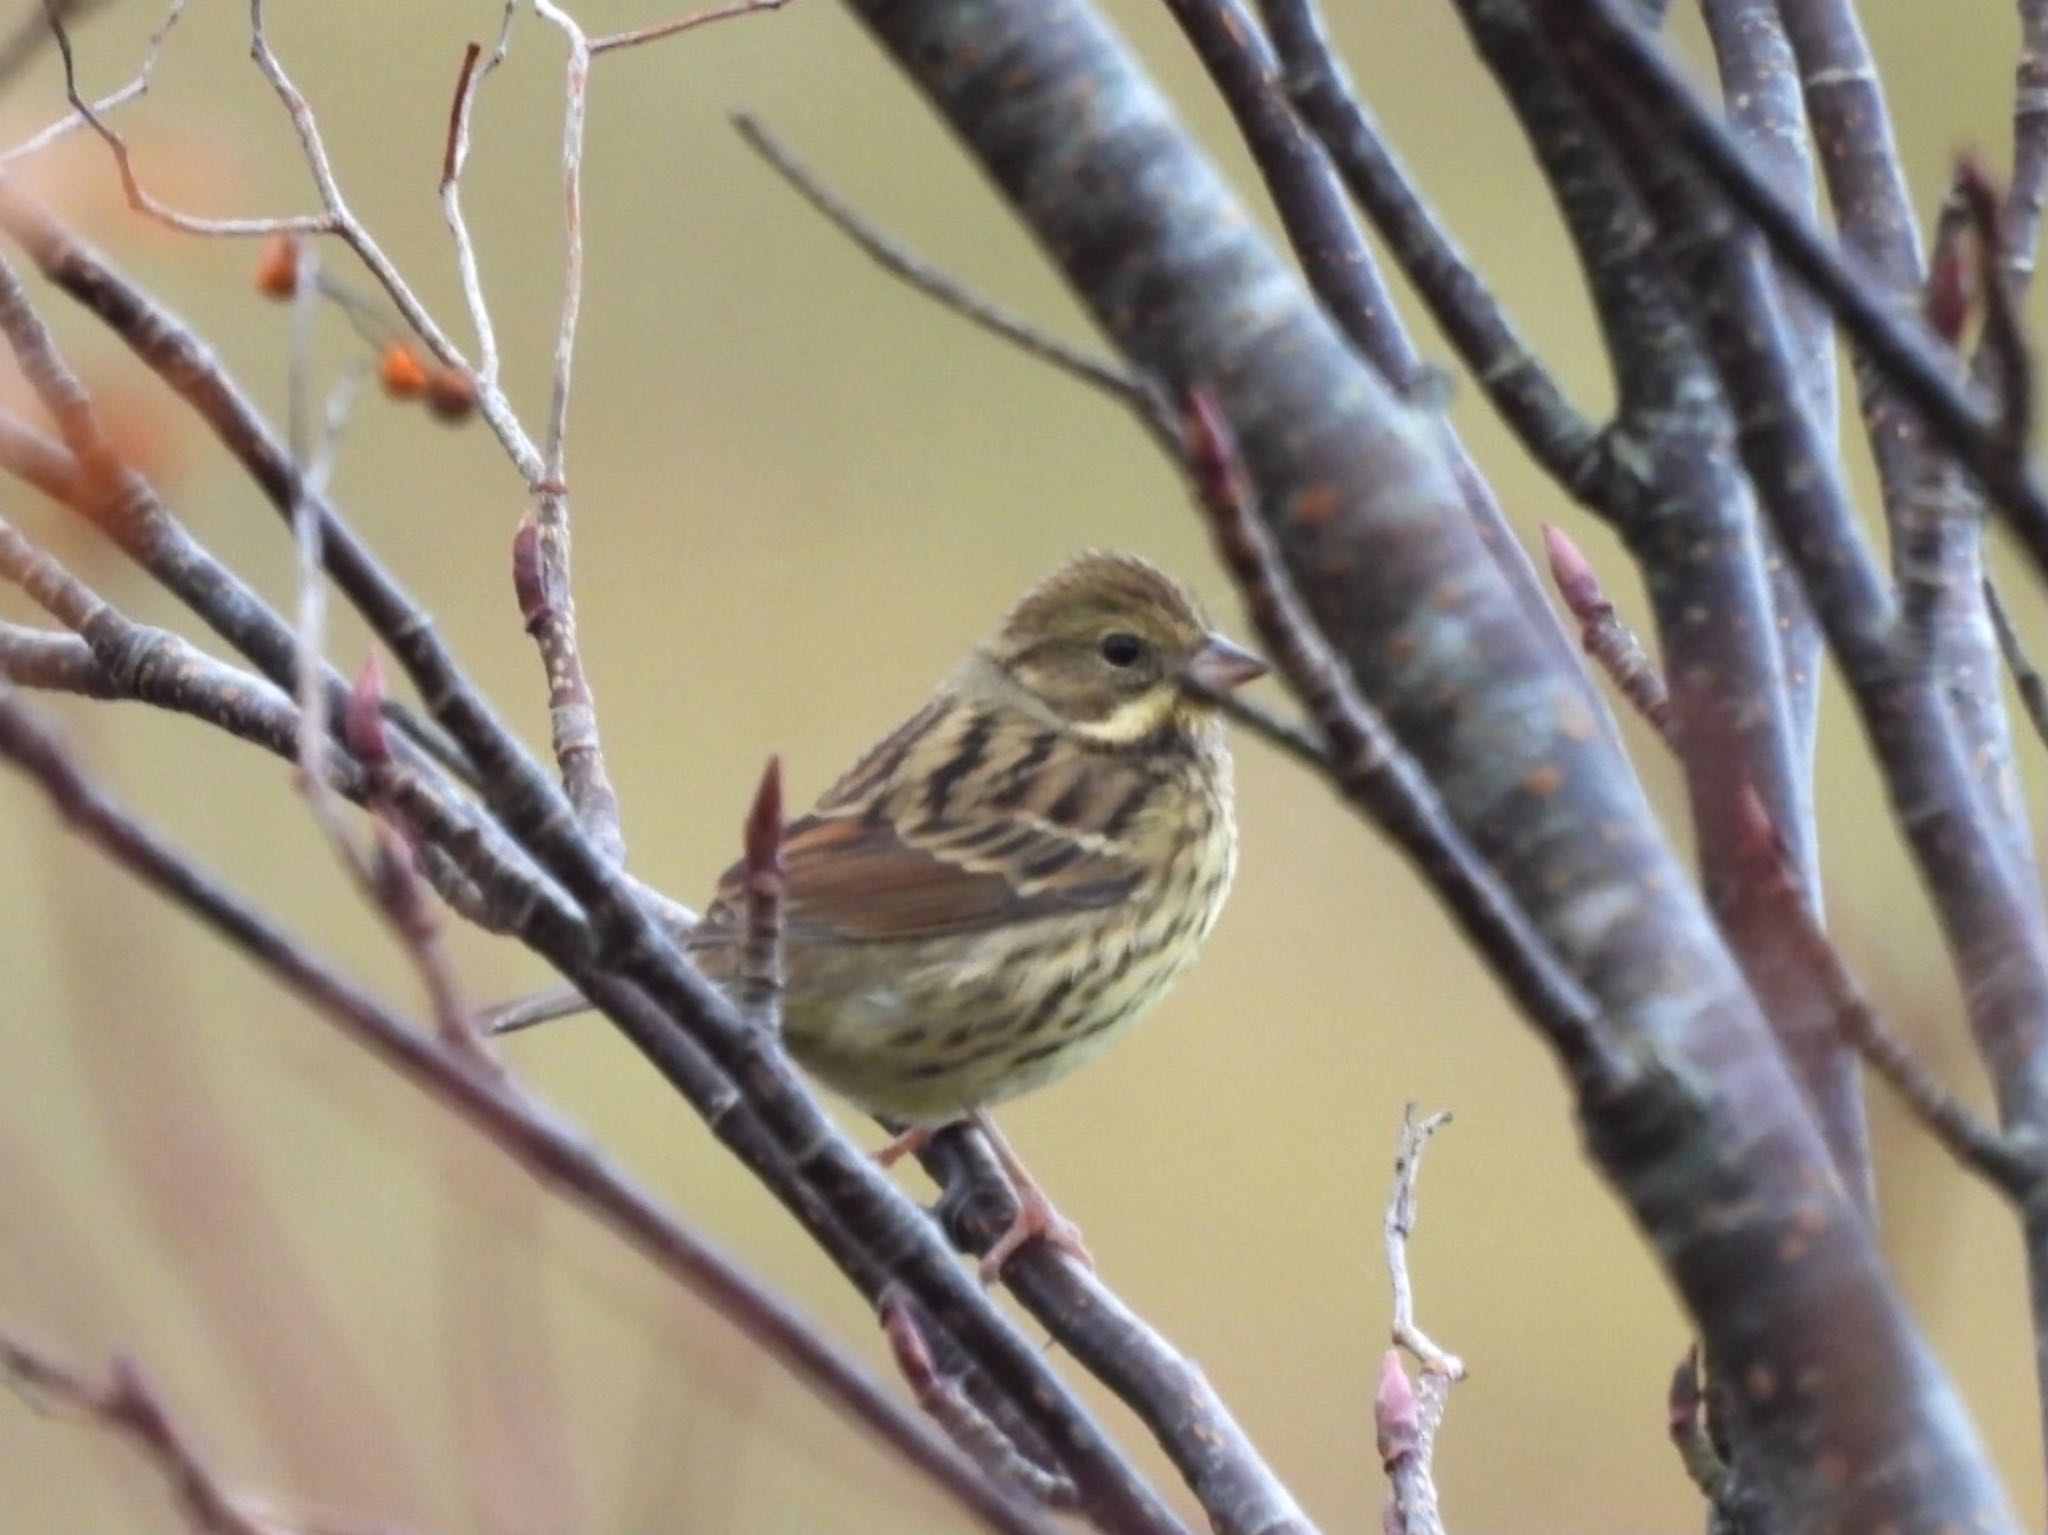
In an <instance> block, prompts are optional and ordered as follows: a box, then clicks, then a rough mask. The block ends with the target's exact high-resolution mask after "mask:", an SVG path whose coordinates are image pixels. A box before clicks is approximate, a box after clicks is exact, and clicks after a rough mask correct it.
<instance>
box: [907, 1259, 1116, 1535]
mask: <svg viewBox="0 0 2048 1535" xmlns="http://www.w3.org/2000/svg"><path fill="white" fill-rule="evenodd" d="M877 1309H878V1310H879V1311H880V1312H881V1317H882V1335H883V1336H884V1337H885V1338H887V1339H888V1341H889V1352H890V1353H891V1355H893V1356H894V1358H895V1360H896V1368H897V1370H898V1371H899V1372H901V1374H902V1376H903V1379H904V1380H905V1381H906V1382H907V1383H908V1384H909V1386H910V1392H911V1395H912V1396H914V1397H915V1398H916V1399H917V1405H918V1406H920V1407H922V1408H923V1409H924V1410H925V1411H926V1412H927V1413H929V1414H930V1415H931V1418H932V1421H933V1422H935V1423H937V1424H938V1425H939V1427H941V1428H942V1429H944V1430H945V1431H946V1433H947V1435H948V1437H950V1438H951V1439H952V1441H953V1442H954V1443H955V1444H957V1445H959V1446H960V1448H961V1449H962V1450H964V1451H966V1452H967V1454H968V1456H969V1457H970V1458H971V1459H972V1460H973V1461H974V1462H975V1464H977V1465H978V1466H980V1467H981V1468H982V1469H983V1470H984V1471H986V1472H987V1473H988V1474H989V1475H990V1476H992V1477H994V1478H995V1479H996V1480H997V1481H999V1482H1003V1483H1006V1484H1008V1485H1009V1486H1012V1487H1015V1488H1017V1489H1018V1490H1019V1491H1020V1492H1022V1493H1023V1494H1024V1495H1025V1496H1026V1497H1028V1498H1030V1499H1032V1500H1033V1501H1034V1502H1038V1503H1042V1504H1044V1505H1045V1506H1046V1507H1047V1508H1074V1507H1076V1506H1077V1505H1078V1504H1079V1502H1080V1494H1079V1493H1078V1492H1077V1491H1076V1490H1075V1487H1074V1483H1073V1480H1072V1478H1070V1477H1067V1476H1063V1475H1061V1474H1060V1473H1059V1472H1058V1471H1055V1470H1052V1469H1050V1468H1048V1467H1045V1466H1041V1465H1039V1464H1038V1463H1037V1462H1036V1461H1034V1460H1032V1459H1030V1458H1029V1457H1028V1456H1026V1455H1025V1454H1024V1452H1023V1451H1022V1450H1020V1449H1018V1448H1017V1446H1016V1444H1015V1443H1014V1442H1013V1441H1012V1440H1011V1439H1010V1437H1009V1436H1008V1435H1007V1434H1005V1433H1004V1432H1003V1431H1002V1430H1001V1429H1000V1428H997V1427H996V1425H995V1423H994V1422H993V1421H992V1420H991V1419H990V1418H989V1416H988V1414H986V1413H984V1412H983V1411H982V1410H981V1409H980V1408H979V1407H976V1406H975V1405H974V1402H973V1400H972V1399H971V1398H970V1397H969V1396H968V1395H967V1393H966V1392H965V1391H963V1390H961V1389H960V1385H959V1383H958V1382H957V1381H954V1380H952V1379H950V1378H949V1377H948V1376H947V1375H946V1373H945V1372H944V1371H943V1370H941V1369H940V1368H939V1367H938V1363H937V1361H935V1360H934V1359H933V1358H932V1351H931V1345H930V1344H928V1343H926V1342H925V1338H924V1331H923V1329H922V1328H920V1327H919V1326H918V1321H917V1306H916V1302H915V1301H913V1300H912V1299H911V1298H910V1296H909V1294H908V1293H907V1292H905V1291H904V1290H902V1289H900V1288H891V1289H888V1290H884V1291H883V1292H882V1299H881V1303H880V1305H879V1307H878V1308H877Z"/></svg>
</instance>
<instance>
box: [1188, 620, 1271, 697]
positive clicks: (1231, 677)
mask: <svg viewBox="0 0 2048 1535" xmlns="http://www.w3.org/2000/svg"><path fill="white" fill-rule="evenodd" d="M1271 670H1272V668H1271V667H1269V666H1267V665H1266V663H1265V662H1264V661H1261V660H1260V659H1259V658H1258V657H1257V656H1255V655H1253V654H1252V653H1251V652H1250V651H1249V650H1246V649H1245V648H1244V646H1242V645H1240V644H1238V643H1236V642H1235V641H1234V640H1227V639H1225V638H1224V637H1223V636H1222V635H1220V634H1211V635H1208V636H1206V637H1205V638H1204V639H1203V641H1202V647H1201V649H1199V650H1197V651H1196V652H1195V653H1194V656H1193V657H1192V658H1191V659H1190V660H1189V661H1188V681H1190V682H1192V683H1193V684H1194V685H1195V686H1196V687H1197V688H1199V689H1200V690H1201V691H1202V692H1204V693H1228V692H1230V691H1231V690H1232V689H1234V688H1241V687H1243V686H1244V685H1245V684H1246V683H1247V682H1252V681H1255V680H1256V679H1258V678H1260V677H1263V676H1265V675H1266V673H1267V672H1269V671H1271Z"/></svg>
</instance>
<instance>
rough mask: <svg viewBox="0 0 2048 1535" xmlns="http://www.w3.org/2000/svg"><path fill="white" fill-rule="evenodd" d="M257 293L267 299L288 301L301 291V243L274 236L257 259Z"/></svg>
mask: <svg viewBox="0 0 2048 1535" xmlns="http://www.w3.org/2000/svg"><path fill="white" fill-rule="evenodd" d="M256 291H257V292H258V293H260V294H262V295H263V296H264V297H265V298H274V299H279V300H283V299H288V298H290V297H291V296H292V295H293V294H295V293H297V292H298V291H299V242H298V241H297V240H295V239H293V238H292V237H291V236H290V235H288V234H282V233H280V234H274V235H272V236H271V237H270V238H269V239H267V240H265V241H264V242H263V250H262V252H261V253H260V254H259V255H258V256H257V257H256Z"/></svg>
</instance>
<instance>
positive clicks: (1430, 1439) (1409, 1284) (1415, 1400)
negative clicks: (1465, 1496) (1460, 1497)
mask: <svg viewBox="0 0 2048 1535" xmlns="http://www.w3.org/2000/svg"><path fill="white" fill-rule="evenodd" d="M1450 1121H1451V1116H1450V1113H1449V1111H1448V1110H1440V1111H1438V1112H1437V1113H1435V1114H1431V1115H1430V1116H1429V1117H1428V1118H1426V1119H1421V1120H1418V1119H1417V1118H1416V1117H1415V1105H1414V1104H1412V1103H1411V1104H1409V1105H1407V1106H1406V1107H1405V1108H1404V1109H1403V1110H1402V1111H1401V1136H1400V1141H1399V1143H1398V1145H1397V1146H1396V1149H1395V1152H1394V1188H1393V1193H1392V1194H1391V1195H1390V1196H1389V1197H1388V1200H1387V1213H1386V1219H1385V1222H1384V1226H1385V1232H1386V1252H1387V1278H1388V1280H1389V1282H1390V1284H1391V1285H1392V1287H1393V1295H1394V1315H1393V1323H1392V1327H1391V1329H1390V1332H1391V1336H1392V1338H1393V1341H1394V1344H1395V1347H1393V1348H1390V1349H1388V1350H1387V1352H1386V1355H1385V1357H1384V1358H1383V1359H1382V1360H1381V1361H1380V1378H1379V1385H1378V1387H1377V1389H1376V1390H1375V1391H1374V1393H1373V1423H1374V1427H1375V1430H1376V1434H1377V1437H1378V1440H1379V1449H1380V1460H1381V1462H1382V1464H1383V1465H1384V1466H1385V1467H1386V1472H1387V1482H1388V1492H1387V1517H1386V1528H1387V1529H1388V1530H1389V1531H1392V1532H1395V1535H1443V1516H1442V1514H1441V1513H1440V1512H1439V1511H1438V1508H1437V1494H1436V1478H1435V1473H1434V1469H1433V1467H1432V1464H1431V1462H1432V1459H1433V1455H1434V1451H1435V1449H1436V1435H1437V1430H1438V1429H1439V1428H1441V1427H1442V1426H1443V1417H1444V1409H1445V1407H1447V1406H1448V1405H1449V1403H1450V1392H1451V1387H1452V1386H1454V1385H1456V1384H1457V1383H1458V1382H1459V1381H1461V1380H1463V1379H1464V1378H1465V1364H1464V1361H1463V1360H1461V1359H1459V1358H1458V1357H1457V1356H1456V1355H1455V1354H1449V1353H1446V1352H1444V1350H1443V1349H1441V1348H1439V1347H1437V1345H1436V1344H1435V1343H1434V1342H1432V1341H1431V1340H1430V1338H1429V1335H1428V1334H1426V1333H1425V1332H1423V1330H1422V1329H1421V1328H1420V1327H1419V1326H1417V1325H1416V1321H1415V1287H1414V1283H1413V1281H1412V1280H1411V1279H1410V1277H1409V1273H1408V1240H1409V1238H1410V1237H1412V1236H1413V1235H1414V1234H1415V1209H1416V1198H1415V1182H1416V1179H1417V1177H1418V1176H1419V1175H1420V1174H1421V1171H1422V1153H1423V1149H1424V1148H1425V1147H1427V1146H1428V1145H1429V1138H1430V1137H1431V1136H1432V1135H1434V1134H1436V1132H1437V1131H1438V1130H1440V1129H1442V1128H1443V1127H1444V1126H1445V1125H1447V1124H1449V1123H1450ZM1402 1349H1406V1350H1407V1351H1408V1353H1409V1354H1410V1355H1411V1356H1413V1357H1414V1359H1415V1361H1416V1362H1417V1363H1418V1364H1419V1365H1421V1367H1422V1370H1421V1376H1422V1383H1421V1388H1420V1390H1419V1391H1418V1390H1417V1389H1416V1387H1415V1386H1414V1385H1413V1384H1412V1383H1411V1382H1410V1381H1409V1379H1408V1372H1407V1370H1406V1369H1405V1368H1403V1366H1402V1364H1401V1355H1400V1350H1402Z"/></svg>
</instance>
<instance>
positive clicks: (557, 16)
mask: <svg viewBox="0 0 2048 1535" xmlns="http://www.w3.org/2000/svg"><path fill="white" fill-rule="evenodd" d="M533 8H534V12H535V13H536V14H537V15H539V16H540V17H542V18H543V19H544V20H546V21H548V22H550V23H551V24H553V25H554V26H556V27H558V28H559V29H560V30H561V32H562V35H563V36H564V37H566V38H567V39H568V40H569V69H568V82H567V84H566V85H565V87H564V89H563V93H562V95H563V106H562V232H563V234H564V236H565V237H566V240H567V249H566V251H565V252H564V254H563V268H564V269H563V276H562V320H561V324H560V325H559V326H558V327H557V328H556V331H555V383H554V390H553V392H552V394H551V395H550V397H549V401H548V430H547V450H546V452H547V456H546V466H545V468H544V470H543V475H544V477H545V479H546V480H547V482H548V484H549V486H550V487H551V492H550V493H549V494H545V495H543V497H542V501H541V514H540V521H541V526H542V527H543V528H545V527H547V526H548V520H549V519H548V502H549V501H550V500H557V501H559V498H560V495H561V487H562V484H563V472H564V469H565V466H566V459H567V454H568V441H567V431H568V424H569V380H570V374H571V371H572V367H573V364H574V362H575V359H576V322H577V319H578V317H579V316H580V315H581V314H582V311H583V125H584V122H585V120H586V119H587V118H588V116H589V111H590V39H589V38H587V37H585V36H584V35H583V29H582V28H581V27H580V26H578V25H577V24H576V19H575V18H574V17H572V16H571V15H570V14H569V13H568V12H567V11H565V10H563V9H562V8H561V7H560V6H558V5H556V4H554V0H533ZM556 517H557V520H558V521H559V522H560V523H561V525H562V533H563V543H564V546H565V547H564V549H563V551H562V552H563V564H564V567H565V569H566V566H567V563H568V561H567V555H568V550H567V547H566V545H567V541H568V540H567V536H566V535H567V532H568V527H567V524H568V516H567V508H566V507H559V506H558V508H557V511H556Z"/></svg>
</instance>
